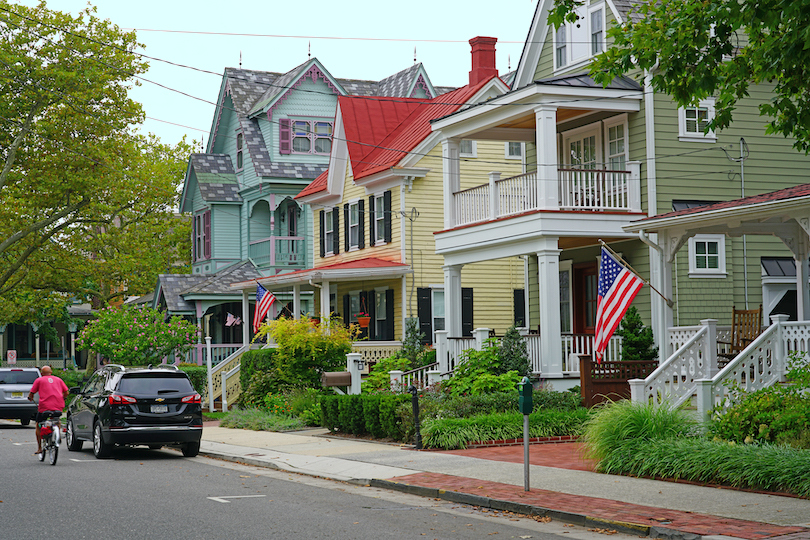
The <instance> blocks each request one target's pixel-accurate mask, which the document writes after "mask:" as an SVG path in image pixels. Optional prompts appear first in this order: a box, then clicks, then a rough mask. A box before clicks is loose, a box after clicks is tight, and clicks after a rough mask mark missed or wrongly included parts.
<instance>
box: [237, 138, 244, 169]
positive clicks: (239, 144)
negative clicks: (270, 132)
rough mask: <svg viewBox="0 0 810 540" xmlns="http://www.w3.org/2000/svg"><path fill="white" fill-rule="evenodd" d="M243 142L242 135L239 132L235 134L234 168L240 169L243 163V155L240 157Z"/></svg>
mask: <svg viewBox="0 0 810 540" xmlns="http://www.w3.org/2000/svg"><path fill="white" fill-rule="evenodd" d="M244 144H245V138H244V137H243V136H242V134H241V133H237V134H236V170H237V171H239V170H242V164H243V159H244V158H243V157H242V147H243V146H244Z"/></svg>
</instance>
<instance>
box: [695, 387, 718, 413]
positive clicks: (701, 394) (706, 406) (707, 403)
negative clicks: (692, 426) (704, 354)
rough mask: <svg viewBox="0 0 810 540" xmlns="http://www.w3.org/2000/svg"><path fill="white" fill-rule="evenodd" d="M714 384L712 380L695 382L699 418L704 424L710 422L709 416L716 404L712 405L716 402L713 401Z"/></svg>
mask: <svg viewBox="0 0 810 540" xmlns="http://www.w3.org/2000/svg"><path fill="white" fill-rule="evenodd" d="M712 382H713V381H712V380H711V379H696V380H695V385H696V386H697V388H696V392H697V412H698V418H699V419H700V421H701V422H704V423H706V422H708V421H709V414H710V412H711V410H712V407H713V406H714V403H712V402H713V401H714V400H713V399H712Z"/></svg>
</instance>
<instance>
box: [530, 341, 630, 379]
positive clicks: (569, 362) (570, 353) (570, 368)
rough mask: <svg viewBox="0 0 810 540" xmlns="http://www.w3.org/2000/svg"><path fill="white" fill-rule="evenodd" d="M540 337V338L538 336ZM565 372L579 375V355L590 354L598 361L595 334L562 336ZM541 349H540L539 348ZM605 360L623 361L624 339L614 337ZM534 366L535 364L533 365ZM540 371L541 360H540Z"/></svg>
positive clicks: (606, 350)
mask: <svg viewBox="0 0 810 540" xmlns="http://www.w3.org/2000/svg"><path fill="white" fill-rule="evenodd" d="M536 337H538V338H539V337H540V336H536ZM561 337H562V354H563V371H564V372H570V373H579V355H581V354H588V355H590V356H591V358H593V359H594V360H596V357H595V356H594V355H593V340H594V335H593V334H563V335H562V336H561ZM538 349H539V347H538ZM604 359H605V361H607V362H618V361H620V360H621V359H622V338H621V336H616V335H614V336H612V337H611V338H610V341H608V346H607V348H606V349H605V355H604ZM532 365H534V364H532ZM537 365H538V369H537V371H541V370H540V369H539V365H540V363H539V358H538V364H537Z"/></svg>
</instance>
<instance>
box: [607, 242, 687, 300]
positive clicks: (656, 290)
mask: <svg viewBox="0 0 810 540" xmlns="http://www.w3.org/2000/svg"><path fill="white" fill-rule="evenodd" d="M599 243H600V244H602V247H603V248H605V249H606V250H608V251H609V252H610V253H611V254H613V256H614V257H616V258H617V259H619V261H621V263H622V264H623V265H624V266H626V267H627V269H628V270H630V271H631V272H633V273H634V274H635V275H637V276H638V277H639V279H641V280H642V281H643V282H644V283H646V284H647V285H649V286H650V289H652V290H654V291H655V292H656V293H657V294H658V296H660V297H661V298H663V299H664V301H665V302H666V303H667V306H669V307H672V306H674V305H675V302H673V301H672V300H670V299H669V298H667V297H666V296H664V295H663V294H661V291H659V290H658V289H656V288H655V287H653V284H652V283H650V280H649V279H644V278H643V277H641V274H639V273H638V272H636V269H635V268H633V267H632V266H630V263H628V262H627V261H625V260H624V259H623V258H622V256H621V255H619V254H618V253H616V252H615V251H613V250H612V249H610V246H609V245H607V244H606V243H605V242H604V240H602V239H601V238H600V239H599Z"/></svg>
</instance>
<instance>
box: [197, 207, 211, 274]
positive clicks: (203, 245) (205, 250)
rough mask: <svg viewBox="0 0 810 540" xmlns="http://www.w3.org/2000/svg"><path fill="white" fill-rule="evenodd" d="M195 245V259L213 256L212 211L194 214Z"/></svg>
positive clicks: (199, 259) (200, 259)
mask: <svg viewBox="0 0 810 540" xmlns="http://www.w3.org/2000/svg"><path fill="white" fill-rule="evenodd" d="M193 235H194V245H193V251H194V253H193V255H194V260H195V261H202V260H205V259H210V258H211V211H210V210H206V211H205V212H201V213H199V214H197V215H196V216H194V232H193Z"/></svg>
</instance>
